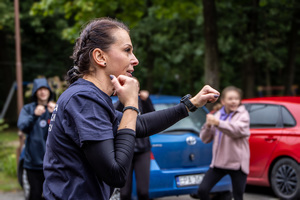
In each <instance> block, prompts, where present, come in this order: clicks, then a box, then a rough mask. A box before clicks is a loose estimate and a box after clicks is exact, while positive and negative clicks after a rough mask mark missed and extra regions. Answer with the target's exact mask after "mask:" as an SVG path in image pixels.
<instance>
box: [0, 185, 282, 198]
mask: <svg viewBox="0 0 300 200" xmlns="http://www.w3.org/2000/svg"><path fill="white" fill-rule="evenodd" d="M0 200H24V197H23V192H22V191H16V192H8V193H3V192H2V193H1V192H0ZM155 200H195V199H193V198H191V197H190V196H189V195H182V196H178V197H177V196H171V197H164V198H158V199H155ZM244 200H279V199H278V198H275V197H274V194H273V193H272V191H271V190H270V189H269V188H263V187H247V189H246V193H245V195H244Z"/></svg>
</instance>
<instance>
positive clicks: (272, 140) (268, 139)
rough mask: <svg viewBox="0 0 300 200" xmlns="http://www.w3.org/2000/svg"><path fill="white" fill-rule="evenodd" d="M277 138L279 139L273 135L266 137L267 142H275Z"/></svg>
mask: <svg viewBox="0 0 300 200" xmlns="http://www.w3.org/2000/svg"><path fill="white" fill-rule="evenodd" d="M276 140H277V138H273V137H267V138H265V141H267V142H275V141H276Z"/></svg>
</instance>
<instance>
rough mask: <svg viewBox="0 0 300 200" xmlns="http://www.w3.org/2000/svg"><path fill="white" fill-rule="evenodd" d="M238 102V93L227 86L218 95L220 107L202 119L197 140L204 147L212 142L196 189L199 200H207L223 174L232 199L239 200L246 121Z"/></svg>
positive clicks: (246, 153) (245, 156)
mask: <svg viewBox="0 0 300 200" xmlns="http://www.w3.org/2000/svg"><path fill="white" fill-rule="evenodd" d="M241 100H242V91H241V90H240V89H239V88H236V87H234V86H228V87H226V88H225V89H224V90H223V91H222V95H221V103H222V105H223V107H222V108H221V109H219V110H218V111H217V112H216V113H215V115H212V114H207V116H206V123H205V124H204V125H203V127H202V129H201V132H200V137H201V139H202V141H203V142H204V143H209V142H211V141H213V157H212V161H211V165H210V169H209V170H208V171H207V172H206V173H205V176H204V179H203V181H202V182H201V184H200V186H199V189H198V194H199V197H200V199H201V200H208V199H210V197H209V193H210V190H211V189H212V188H213V186H214V185H215V184H216V183H217V182H218V181H219V180H220V179H221V178H223V177H224V176H225V175H227V174H229V175H230V177H231V181H232V189H233V197H234V199H235V200H242V199H243V194H244V191H245V187H246V181H247V174H248V173H249V162H250V150H249V136H250V118H249V113H248V111H247V110H246V108H245V106H244V105H242V104H241ZM230 199H231V198H230Z"/></svg>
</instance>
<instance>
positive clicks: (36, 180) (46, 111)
mask: <svg viewBox="0 0 300 200" xmlns="http://www.w3.org/2000/svg"><path fill="white" fill-rule="evenodd" d="M51 99H52V91H51V88H50V87H49V85H48V82H47V79H45V78H38V79H34V81H33V89H32V100H33V102H32V103H29V104H26V105H24V107H23V108H22V110H21V112H20V115H19V119H18V128H19V129H20V131H22V132H23V133H25V134H26V142H25V154H24V163H23V169H24V170H23V175H22V178H23V180H22V181H23V184H22V185H23V189H24V194H25V199H26V200H38V199H43V197H42V193H43V182H44V174H43V158H44V154H45V149H46V140H47V135H48V126H49V121H50V118H51V114H52V112H53V110H54V107H55V103H54V102H52V101H50V100H51Z"/></svg>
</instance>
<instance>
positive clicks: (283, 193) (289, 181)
mask: <svg viewBox="0 0 300 200" xmlns="http://www.w3.org/2000/svg"><path fill="white" fill-rule="evenodd" d="M299 180H300V167H299V165H298V163H297V162H296V161H294V160H292V159H290V158H283V159H280V160H279V161H277V162H276V163H275V165H274V167H273V168H272V172H271V178H270V182H271V187H272V190H273V192H274V193H275V195H276V196H278V197H279V198H280V199H289V200H291V199H300V181H299Z"/></svg>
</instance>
